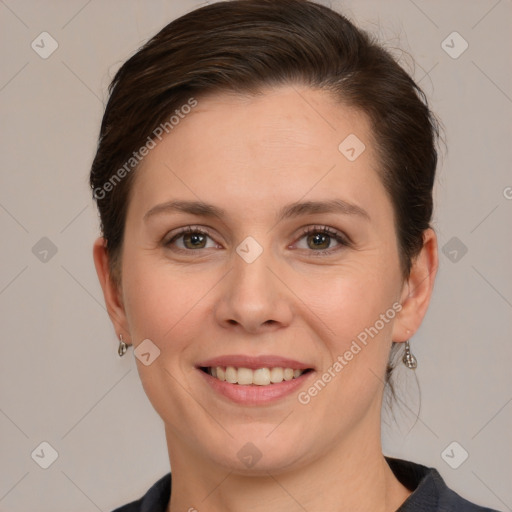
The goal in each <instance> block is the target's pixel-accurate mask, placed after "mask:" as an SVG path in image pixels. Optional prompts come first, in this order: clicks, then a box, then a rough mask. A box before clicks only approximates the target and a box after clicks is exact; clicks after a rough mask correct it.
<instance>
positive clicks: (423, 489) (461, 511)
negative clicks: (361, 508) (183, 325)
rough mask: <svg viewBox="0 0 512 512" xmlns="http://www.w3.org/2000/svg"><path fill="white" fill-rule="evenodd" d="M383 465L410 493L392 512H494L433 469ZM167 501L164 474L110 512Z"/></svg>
mask: <svg viewBox="0 0 512 512" xmlns="http://www.w3.org/2000/svg"><path fill="white" fill-rule="evenodd" d="M386 461H387V463H388V464H389V467H390V468H391V470H392V471H393V473H394V474H395V476H396V478H397V479H398V480H399V481H400V482H401V483H402V484H403V485H404V486H405V487H407V488H408V489H409V490H410V491H413V493H412V494H411V495H410V496H409V497H408V498H407V499H406V500H405V501H404V503H402V505H401V506H400V508H399V509H398V510H397V511H396V512H498V511H496V510H494V509H490V508H485V507H480V506H478V505H475V504H474V503H470V502H469V501H467V500H465V499H464V498H462V497H460V496H459V495H458V494H457V493H456V492H454V491H452V490H451V489H449V488H448V487H447V486H446V484H445V483H444V480H443V479H442V478H441V475H440V474H439V473H438V472H437V470H436V469H434V468H428V467H426V466H422V465H421V464H416V463H414V462H409V461H406V460H401V459H393V458H391V457H386ZM170 497H171V473H167V475H165V476H164V477H162V478H161V479H160V480H158V482H156V483H155V484H154V485H153V486H152V487H151V488H150V489H149V490H148V492H147V493H146V494H145V495H144V496H143V497H142V498H140V499H139V500H137V501H133V502H132V503H128V504H127V505H124V506H122V507H120V508H116V509H115V510H113V511H112V512H165V509H166V508H167V505H168V504H169V500H170Z"/></svg>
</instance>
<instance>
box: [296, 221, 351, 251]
mask: <svg viewBox="0 0 512 512" xmlns="http://www.w3.org/2000/svg"><path fill="white" fill-rule="evenodd" d="M302 239H305V246H304V244H302V243H301V242H302ZM333 242H334V243H333ZM349 245H350V244H349V241H348V239H347V238H346V237H344V236H343V234H342V233H340V232H339V231H336V230H334V229H332V228H330V227H328V226H310V227H308V228H307V229H305V230H304V231H303V233H302V236H301V238H300V242H299V243H298V244H297V247H298V248H299V249H306V250H307V249H310V251H309V252H310V253H313V254H315V255H320V256H321V255H328V254H333V253H334V252H336V251H338V250H339V249H342V248H343V247H348V246H349ZM333 246H334V247H333Z"/></svg>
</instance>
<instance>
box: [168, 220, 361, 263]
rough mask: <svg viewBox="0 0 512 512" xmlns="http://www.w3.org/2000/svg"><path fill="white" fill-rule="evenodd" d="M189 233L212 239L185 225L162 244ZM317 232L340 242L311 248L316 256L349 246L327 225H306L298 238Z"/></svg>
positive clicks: (202, 232) (344, 239) (344, 238)
mask: <svg viewBox="0 0 512 512" xmlns="http://www.w3.org/2000/svg"><path fill="white" fill-rule="evenodd" d="M190 233H193V234H201V235H206V236H208V237H209V238H211V239H212V240H213V237H212V236H211V234H210V233H209V232H208V230H206V229H204V228H201V227H199V226H187V227H185V228H183V229H181V230H180V231H178V232H177V233H176V234H174V235H173V236H172V238H170V239H169V240H168V241H165V242H164V246H165V247H170V246H171V245H172V244H173V243H174V242H175V241H176V240H178V239H179V238H180V237H182V236H183V235H186V234H190ZM318 233H321V234H324V235H328V236H329V237H331V238H333V239H334V240H336V242H338V243H339V244H340V246H338V247H335V248H329V249H321V250H318V251H315V250H313V249H312V250H310V251H309V252H311V253H312V254H314V255H316V256H326V255H330V254H333V253H334V252H336V251H338V250H340V249H342V248H344V247H350V246H351V242H350V241H349V240H348V239H347V237H345V236H343V235H342V234H341V233H340V232H339V231H336V230H334V229H332V228H330V227H329V226H320V225H317V226H308V227H307V228H305V229H304V230H303V231H302V233H301V234H300V237H299V239H298V240H301V239H302V238H304V237H305V236H308V235H311V234H318ZM174 250H176V251H179V252H193V251H195V250H198V249H182V248H175V249H174Z"/></svg>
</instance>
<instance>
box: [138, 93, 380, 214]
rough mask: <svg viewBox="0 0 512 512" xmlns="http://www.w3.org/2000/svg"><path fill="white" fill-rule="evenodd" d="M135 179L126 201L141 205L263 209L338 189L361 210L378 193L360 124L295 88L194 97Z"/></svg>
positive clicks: (352, 114) (369, 144)
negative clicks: (212, 202)
mask: <svg viewBox="0 0 512 512" xmlns="http://www.w3.org/2000/svg"><path fill="white" fill-rule="evenodd" d="M344 141H348V143H345V142H344ZM340 144H341V146H340ZM347 144H348V146H349V147H347ZM350 146H351V147H350ZM347 149H348V150H352V149H354V151H349V152H348V153H347V152H346V150H347ZM354 152H356V155H355V156H356V158H355V159H354V158H353V156H354ZM359 153H360V154H359ZM347 156H348V157H351V158H348V157H347ZM136 175H137V176H136V180H135V183H134V189H135V190H134V191H133V197H137V203H141V204H143V205H144V207H146V208H149V207H151V206H152V205H153V204H155V203H157V202H159V201H166V200H169V199H170V198H172V197H171V196H176V195H177V196H180V197H181V196H182V195H186V196H187V197H188V198H190V199H198V198H200V199H203V198H204V197H205V196H206V197H211V196H212V194H213V195H218V197H219V198H220V199H221V200H223V201H224V202H225V201H226V200H229V201H232V203H230V204H232V205H233V206H235V204H238V205H240V206H243V204H244V201H245V204H246V205H247V206H249V202H248V201H249V200H250V203H251V205H253V206H255V205H258V204H259V205H261V207H263V205H265V207H267V208H268V207H271V206H272V201H274V200H275V201H279V202H281V199H282V201H284V202H291V201H297V200H299V199H300V198H301V197H303V196H304V195H305V194H308V197H307V199H317V198H320V197H325V196H326V195H330V196H333V197H334V196H335V195H338V196H339V194H336V192H337V191H339V192H340V194H342V193H345V194H347V195H349V196H350V198H349V199H351V200H353V201H356V202H357V201H362V202H366V203H372V202H373V203H375V194H380V195H384V196H385V192H384V189H383V188H382V185H381V182H380V178H379V176H378V160H377V156H376V151H375V144H374V142H373V135H372V133H371V129H370V124H369V122H368V119H367V117H366V116H365V115H364V114H363V113H361V112H359V111H357V110H355V109H353V108H348V107H346V106H344V105H343V104H340V103H339V102H337V101H336V100H335V99H334V98H333V97H332V96H331V95H329V94H328V93H326V92H325V91H320V90H312V89H308V88H305V87H299V86H282V87H279V88H274V89H268V90H265V91H264V92H262V93H261V94H258V95H240V94H231V93H223V94H215V95H209V96H207V97H202V98H201V97H198V98H197V106H195V107H194V108H193V109H192V111H191V112H190V113H189V114H187V115H185V116H183V118H182V119H181V120H180V122H179V124H178V125H177V126H175V127H174V129H173V130H172V131H171V132H170V133H169V134H168V135H165V136H164V137H163V139H162V141H161V142H159V143H158V144H157V146H156V148H155V149H153V150H151V151H150V152H149V154H148V155H147V156H146V157H145V159H144V160H143V162H142V164H141V166H140V168H139V169H138V170H137V171H136ZM315 196H316V197H315ZM269 199H271V201H270V202H269ZM375 206H377V203H375Z"/></svg>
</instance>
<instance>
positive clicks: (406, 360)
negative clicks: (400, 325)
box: [402, 340, 418, 370]
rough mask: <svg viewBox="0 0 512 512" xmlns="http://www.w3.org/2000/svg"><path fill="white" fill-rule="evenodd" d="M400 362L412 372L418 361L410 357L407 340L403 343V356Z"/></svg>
mask: <svg viewBox="0 0 512 512" xmlns="http://www.w3.org/2000/svg"><path fill="white" fill-rule="evenodd" d="M402 362H403V363H404V364H405V366H407V368H409V369H410V370H414V369H415V368H416V367H417V366H418V361H417V360H416V358H415V357H414V356H413V355H412V352H411V347H410V345H409V340H407V341H406V342H405V354H404V357H403V358H402Z"/></svg>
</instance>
